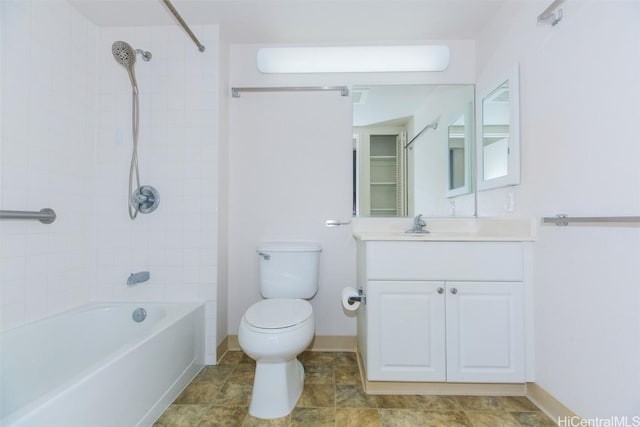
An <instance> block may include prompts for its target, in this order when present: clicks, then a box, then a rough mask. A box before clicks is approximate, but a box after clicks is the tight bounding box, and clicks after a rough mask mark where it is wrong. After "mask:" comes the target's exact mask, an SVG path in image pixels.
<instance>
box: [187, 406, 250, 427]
mask: <svg viewBox="0 0 640 427" xmlns="http://www.w3.org/2000/svg"><path fill="white" fill-rule="evenodd" d="M246 417H247V408H244V407H240V406H210V407H208V408H206V410H205V411H204V413H203V416H202V418H201V420H200V422H199V423H198V424H194V426H197V427H241V426H242V423H243V422H244V420H245V418H246Z"/></svg>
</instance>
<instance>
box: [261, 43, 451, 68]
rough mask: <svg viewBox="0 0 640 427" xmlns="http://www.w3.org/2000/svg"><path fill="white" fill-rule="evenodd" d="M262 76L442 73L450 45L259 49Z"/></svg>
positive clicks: (447, 58)
mask: <svg viewBox="0 0 640 427" xmlns="http://www.w3.org/2000/svg"><path fill="white" fill-rule="evenodd" d="M257 63H258V69H259V70H260V71H261V72H263V73H371V72H373V73H375V72H404V71H442V70H444V69H445V68H447V66H448V65H449V48H448V47H447V46H349V47H346V46H345V47H273V48H271V47H268V48H261V49H259V50H258V56H257Z"/></svg>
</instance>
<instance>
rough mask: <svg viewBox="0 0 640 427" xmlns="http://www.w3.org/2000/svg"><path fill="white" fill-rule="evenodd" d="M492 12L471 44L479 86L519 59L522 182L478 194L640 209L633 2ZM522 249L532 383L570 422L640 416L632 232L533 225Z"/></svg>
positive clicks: (584, 208)
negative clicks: (530, 281)
mask: <svg viewBox="0 0 640 427" xmlns="http://www.w3.org/2000/svg"><path fill="white" fill-rule="evenodd" d="M547 6H548V2H531V3H528V2H517V3H509V4H507V5H505V7H504V8H503V10H502V11H501V13H499V14H497V15H496V16H495V19H494V20H493V21H492V22H489V23H488V25H487V32H486V34H485V35H484V37H482V38H481V39H480V40H479V41H478V90H479V93H485V92H486V91H488V90H489V89H490V88H488V87H486V84H487V83H488V82H490V81H491V80H492V79H493V78H495V76H496V75H497V74H499V73H503V72H504V71H505V70H507V69H508V68H509V67H511V66H512V65H513V64H514V63H515V62H516V61H517V62H519V63H520V103H521V109H520V116H521V148H522V149H521V155H522V184H521V185H520V186H517V187H511V188H507V189H501V190H493V191H484V192H480V193H479V195H478V209H479V213H480V215H483V216H486V215H503V214H504V213H505V212H504V200H505V197H506V194H507V192H509V191H513V192H514V194H515V200H516V212H515V213H514V215H516V216H523V217H529V216H533V217H542V216H552V215H554V214H556V213H567V214H570V215H573V216H618V215H638V213H639V212H640V168H638V159H640V144H638V143H637V137H636V135H637V129H636V127H637V123H638V121H639V119H640V106H639V105H640V104H638V99H640V84H638V76H640V27H639V26H638V22H640V4H639V3H637V2H623V1H610V2H586V1H585V2H576V1H573V2H567V3H565V4H564V5H563V9H564V16H565V17H564V19H563V20H562V21H561V22H560V23H559V24H558V25H557V26H556V27H551V26H549V25H539V24H536V16H537V15H538V14H539V13H540V12H542V11H543V10H544V9H545V8H546V7H547ZM538 234H539V235H538V242H536V243H535V244H534V272H533V274H534V286H535V289H534V293H535V322H536V325H535V330H536V332H535V354H536V360H535V366H536V372H535V374H536V382H537V383H538V384H539V385H540V386H541V387H543V388H544V389H545V390H547V391H548V392H549V393H551V394H552V395H553V396H555V397H556V398H557V399H559V400H560V401H561V402H563V403H564V404H565V405H567V406H568V407H569V408H570V409H572V410H573V411H574V412H576V413H577V414H579V415H581V416H583V417H587V418H593V417H601V418H606V417H611V416H623V415H628V416H632V415H638V414H640V388H638V384H640V359H638V354H640V287H639V286H638V283H639V281H640V264H639V263H638V254H640V230H639V229H638V228H618V227H580V226H577V227H576V226H571V227H567V228H556V227H555V226H544V227H540V230H539V233H538Z"/></svg>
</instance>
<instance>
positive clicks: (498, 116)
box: [478, 68, 520, 190]
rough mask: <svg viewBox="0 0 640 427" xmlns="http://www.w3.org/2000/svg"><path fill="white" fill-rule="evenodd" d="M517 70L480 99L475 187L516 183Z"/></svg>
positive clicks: (517, 140)
mask: <svg viewBox="0 0 640 427" xmlns="http://www.w3.org/2000/svg"><path fill="white" fill-rule="evenodd" d="M518 117H519V112H518V71H517V68H515V69H514V70H512V71H511V73H510V74H509V76H507V77H505V78H504V79H502V80H501V81H500V83H499V84H497V85H494V86H493V87H492V88H491V90H490V92H489V93H488V94H487V95H486V96H484V97H483V98H482V127H481V129H482V137H481V140H480V141H479V142H480V146H479V147H478V172H479V182H478V188H479V189H481V190H486V189H491V188H498V187H504V186H507V185H516V184H519V183H520V156H519V152H520V150H519V148H520V147H519V137H518V136H519V127H518V123H519V120H518Z"/></svg>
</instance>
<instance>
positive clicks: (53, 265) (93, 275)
mask: <svg viewBox="0 0 640 427" xmlns="http://www.w3.org/2000/svg"><path fill="white" fill-rule="evenodd" d="M0 6H1V7H2V8H3V20H2V31H3V34H2V35H3V37H2V40H3V46H2V67H3V68H2V84H3V86H2V88H3V89H2V93H3V96H2V121H3V132H2V159H1V165H2V192H1V194H2V196H1V197H2V200H1V201H2V209H16V210H39V209H40V208H43V207H51V208H54V209H55V210H56V212H57V214H58V219H57V220H56V221H55V222H54V223H53V224H51V225H42V224H40V223H38V222H33V221H3V222H2V223H1V225H0V226H1V227H2V228H1V229H0V232H1V233H2V234H1V239H2V240H1V242H2V245H1V248H2V252H1V253H0V268H1V271H2V274H1V277H0V281H1V286H2V287H1V291H2V293H1V294H0V295H1V297H2V302H1V304H0V306H1V307H2V328H3V329H6V328H10V327H13V326H17V325H19V324H21V323H24V322H26V321H29V320H32V319H37V318H41V317H45V316H47V315H49V314H51V313H55V312H58V311H62V310H64V309H67V308H69V307H72V306H75V305H79V304H83V303H86V302H88V301H90V300H128V301H131V300H138V301H167V302H176V301H185V300H204V301H206V303H207V310H206V318H207V332H206V333H207V346H206V352H207V355H206V356H207V362H208V363H213V362H215V347H216V344H217V340H218V339H217V338H218V337H217V334H216V312H217V305H218V295H217V293H218V290H217V275H218V271H217V265H218V262H217V256H218V254H217V241H216V237H217V232H218V230H217V222H218V218H217V206H218V204H217V191H218V189H217V186H218V179H217V175H218V165H217V161H218V154H217V150H218V146H217V141H218V132H219V126H218V108H219V105H218V75H219V72H218V68H219V60H218V28H217V26H201V27H199V26H194V28H193V29H194V31H195V32H196V33H197V34H198V36H199V38H200V39H201V40H202V42H203V43H204V44H205V45H206V46H207V50H206V52H205V53H200V52H199V51H198V50H197V49H196V47H195V46H194V45H193V43H192V42H191V40H190V39H189V38H188V37H186V36H185V34H184V33H183V31H182V30H181V29H179V28H178V27H177V26H169V27H136V28H130V27H128V28H114V27H109V28H99V27H97V26H95V25H94V24H93V23H91V22H89V21H87V20H86V19H85V18H84V17H83V16H81V15H80V14H79V13H78V12H77V11H76V10H75V9H74V8H72V7H71V6H69V5H68V3H67V2H36V1H33V2H31V1H6V2H0ZM116 40H124V41H127V42H128V43H129V44H131V45H132V46H133V47H134V48H142V49H144V50H149V51H151V52H152V54H153V59H152V61H151V62H148V63H147V62H144V61H142V60H141V59H140V57H138V59H137V61H136V66H135V70H136V76H137V80H138V85H139V87H140V105H141V114H140V126H141V127H140V144H139V151H138V153H139V164H140V174H141V181H142V184H150V185H153V186H155V187H156V188H157V189H158V190H159V191H160V197H161V203H160V207H159V208H158V210H157V211H156V212H154V213H152V214H150V215H142V214H140V215H138V218H137V219H136V220H135V221H131V220H130V219H129V217H128V214H127V191H128V187H127V185H128V184H127V180H128V172H129V162H130V158H131V146H132V139H131V85H130V83H129V77H128V75H127V72H126V70H125V69H124V68H123V67H122V66H121V65H119V64H117V63H116V61H115V60H114V59H113V56H112V54H111V45H112V43H113V42H114V41H116ZM142 270H149V271H150V272H151V280H150V281H149V282H148V283H143V284H140V285H137V286H135V287H127V286H126V279H127V277H128V275H129V274H130V273H131V272H136V271H142ZM223 298H224V300H225V302H224V304H225V305H226V296H225V295H223Z"/></svg>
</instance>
